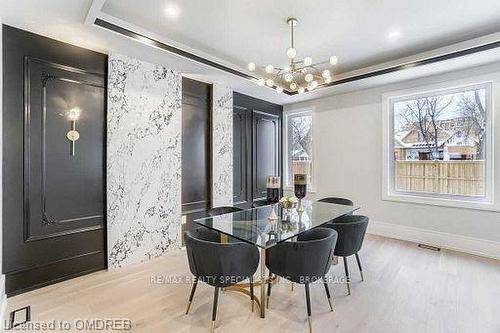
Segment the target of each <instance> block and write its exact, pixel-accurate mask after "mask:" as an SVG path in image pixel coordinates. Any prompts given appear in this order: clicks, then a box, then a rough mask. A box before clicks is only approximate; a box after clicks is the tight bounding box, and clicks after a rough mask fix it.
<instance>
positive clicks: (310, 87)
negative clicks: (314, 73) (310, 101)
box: [307, 83, 314, 91]
mask: <svg viewBox="0 0 500 333" xmlns="http://www.w3.org/2000/svg"><path fill="white" fill-rule="evenodd" d="M313 89H314V88H313V87H312V86H311V84H310V83H309V84H308V85H307V90H309V91H311V90H313Z"/></svg>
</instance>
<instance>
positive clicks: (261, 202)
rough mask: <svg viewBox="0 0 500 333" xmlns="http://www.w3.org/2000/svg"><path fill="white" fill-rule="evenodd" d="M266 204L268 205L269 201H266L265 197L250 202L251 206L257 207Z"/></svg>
mask: <svg viewBox="0 0 500 333" xmlns="http://www.w3.org/2000/svg"><path fill="white" fill-rule="evenodd" d="M267 205H269V201H267V199H261V200H257V201H254V202H252V208H257V207H262V206H267Z"/></svg>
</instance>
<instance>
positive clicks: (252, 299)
mask: <svg viewBox="0 0 500 333" xmlns="http://www.w3.org/2000/svg"><path fill="white" fill-rule="evenodd" d="M254 299H255V298H254V294H253V276H251V277H250V301H251V302H252V312H253V307H254V306H253V305H254V303H255V302H254Z"/></svg>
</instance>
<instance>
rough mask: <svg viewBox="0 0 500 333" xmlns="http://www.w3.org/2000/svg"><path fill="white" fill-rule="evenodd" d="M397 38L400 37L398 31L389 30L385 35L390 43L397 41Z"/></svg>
mask: <svg viewBox="0 0 500 333" xmlns="http://www.w3.org/2000/svg"><path fill="white" fill-rule="evenodd" d="M399 37H401V31H399V30H391V31H389V33H388V34H387V39H388V40H390V41H395V40H398V39H399Z"/></svg>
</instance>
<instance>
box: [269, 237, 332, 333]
mask: <svg viewBox="0 0 500 333" xmlns="http://www.w3.org/2000/svg"><path fill="white" fill-rule="evenodd" d="M336 241H337V233H336V232H335V231H334V230H332V229H328V228H315V229H311V230H308V231H306V232H304V233H302V234H301V235H299V236H298V237H297V241H295V242H283V243H280V244H277V245H275V246H273V247H271V248H269V249H268V250H267V257H266V258H267V260H266V266H267V268H268V269H269V280H268V281H269V282H268V285H267V295H268V300H269V297H270V296H271V277H272V274H276V275H278V276H281V277H284V278H286V279H287V280H290V281H292V282H294V283H298V284H303V285H304V287H305V293H306V305H307V320H308V323H309V331H311V332H312V319H311V299H310V296H309V285H310V284H311V283H313V282H315V281H317V280H323V285H324V287H325V291H326V296H327V298H328V304H329V305H330V310H331V311H333V306H332V302H331V298H330V290H329V289H328V284H327V280H326V278H325V276H326V274H327V272H328V270H329V269H330V265H331V260H332V255H333V253H332V252H333V251H332V249H333V248H334V246H335V242H336ZM267 305H268V304H267ZM268 306H269V305H268Z"/></svg>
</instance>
